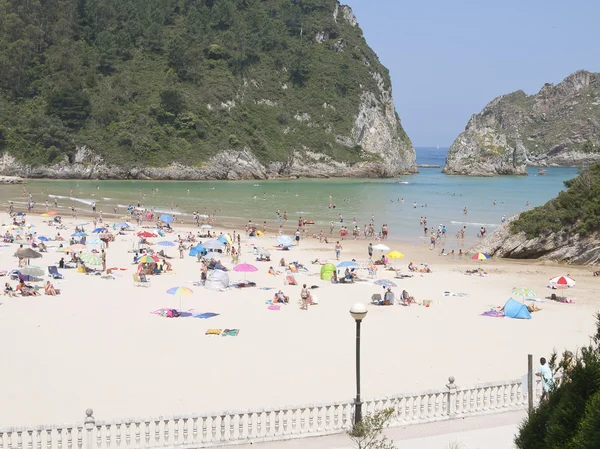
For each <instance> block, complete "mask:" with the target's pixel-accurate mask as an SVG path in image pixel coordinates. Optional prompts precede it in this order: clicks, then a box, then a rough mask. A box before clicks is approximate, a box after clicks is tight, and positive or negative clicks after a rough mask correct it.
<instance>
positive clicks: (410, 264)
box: [408, 262, 419, 271]
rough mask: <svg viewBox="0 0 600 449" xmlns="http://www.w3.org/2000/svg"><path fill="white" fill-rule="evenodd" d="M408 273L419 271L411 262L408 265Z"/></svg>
mask: <svg viewBox="0 0 600 449" xmlns="http://www.w3.org/2000/svg"><path fill="white" fill-rule="evenodd" d="M408 271H419V269H418V268H417V267H415V266H414V264H413V263H412V262H410V263H409V264H408Z"/></svg>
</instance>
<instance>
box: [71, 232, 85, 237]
mask: <svg viewBox="0 0 600 449" xmlns="http://www.w3.org/2000/svg"><path fill="white" fill-rule="evenodd" d="M86 235H87V234H86V233H85V232H81V231H77V232H74V233H73V234H71V237H85V236H86Z"/></svg>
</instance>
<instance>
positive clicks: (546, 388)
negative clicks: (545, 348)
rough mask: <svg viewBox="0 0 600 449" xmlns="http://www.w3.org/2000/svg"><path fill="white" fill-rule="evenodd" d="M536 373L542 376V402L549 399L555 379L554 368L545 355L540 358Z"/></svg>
mask: <svg viewBox="0 0 600 449" xmlns="http://www.w3.org/2000/svg"><path fill="white" fill-rule="evenodd" d="M535 375H536V376H538V377H541V378H542V397H541V398H540V402H543V401H547V400H548V399H550V390H551V389H552V388H554V379H553V376H552V370H551V369H550V367H549V366H548V364H547V363H546V359H545V358H544V357H542V358H541V359H540V367H539V368H538V369H537V372H536V373H535Z"/></svg>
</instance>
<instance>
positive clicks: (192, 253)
mask: <svg viewBox="0 0 600 449" xmlns="http://www.w3.org/2000/svg"><path fill="white" fill-rule="evenodd" d="M198 254H200V255H202V256H205V255H206V248H205V247H204V246H203V245H202V243H198V244H197V245H196V246H194V247H192V248H191V249H190V256H192V257H197V256H198Z"/></svg>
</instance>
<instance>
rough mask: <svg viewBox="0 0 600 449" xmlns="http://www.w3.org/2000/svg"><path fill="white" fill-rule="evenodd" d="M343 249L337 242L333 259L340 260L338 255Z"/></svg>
mask: <svg viewBox="0 0 600 449" xmlns="http://www.w3.org/2000/svg"><path fill="white" fill-rule="evenodd" d="M343 249H344V248H342V245H340V242H339V240H338V241H337V242H336V244H335V258H336V260H340V253H341V252H342V250H343Z"/></svg>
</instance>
